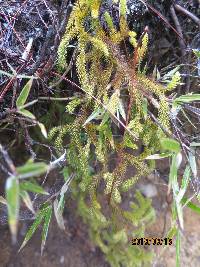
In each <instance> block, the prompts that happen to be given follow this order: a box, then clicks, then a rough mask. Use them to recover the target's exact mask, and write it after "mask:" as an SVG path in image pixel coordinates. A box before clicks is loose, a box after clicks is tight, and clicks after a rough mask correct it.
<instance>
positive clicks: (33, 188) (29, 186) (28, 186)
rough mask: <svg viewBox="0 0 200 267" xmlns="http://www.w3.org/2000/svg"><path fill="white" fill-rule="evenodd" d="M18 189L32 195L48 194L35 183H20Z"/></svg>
mask: <svg viewBox="0 0 200 267" xmlns="http://www.w3.org/2000/svg"><path fill="white" fill-rule="evenodd" d="M20 189H21V190H25V191H30V192H33V193H38V194H43V195H49V193H48V192H46V191H44V189H43V188H42V187H41V186H40V185H38V184H36V183H31V182H29V181H26V182H22V183H20Z"/></svg>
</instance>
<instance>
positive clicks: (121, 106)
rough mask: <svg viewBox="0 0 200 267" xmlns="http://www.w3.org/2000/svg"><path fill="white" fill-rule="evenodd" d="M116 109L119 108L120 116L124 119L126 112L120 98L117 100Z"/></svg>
mask: <svg viewBox="0 0 200 267" xmlns="http://www.w3.org/2000/svg"><path fill="white" fill-rule="evenodd" d="M118 109H119V113H120V114H121V116H122V118H123V119H124V120H125V121H126V113H125V109H124V104H123V102H122V100H121V99H120V100H119V106H118Z"/></svg>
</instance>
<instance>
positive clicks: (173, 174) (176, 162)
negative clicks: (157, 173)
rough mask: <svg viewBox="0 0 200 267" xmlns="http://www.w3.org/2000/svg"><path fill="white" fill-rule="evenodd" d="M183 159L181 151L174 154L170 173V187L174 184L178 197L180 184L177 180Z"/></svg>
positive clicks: (174, 190)
mask: <svg viewBox="0 0 200 267" xmlns="http://www.w3.org/2000/svg"><path fill="white" fill-rule="evenodd" d="M181 161H182V155H181V153H178V154H175V155H173V156H172V163H171V166H170V173H169V187H171V186H172V189H173V194H174V197H175V198H176V196H177V193H178V192H179V185H178V181H177V173H178V168H179V166H180V164H181Z"/></svg>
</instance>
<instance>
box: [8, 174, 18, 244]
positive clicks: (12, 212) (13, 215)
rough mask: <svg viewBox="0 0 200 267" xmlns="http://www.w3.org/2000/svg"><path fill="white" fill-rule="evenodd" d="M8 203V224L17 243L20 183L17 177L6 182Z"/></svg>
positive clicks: (12, 177)
mask: <svg viewBox="0 0 200 267" xmlns="http://www.w3.org/2000/svg"><path fill="white" fill-rule="evenodd" d="M6 201H7V207H8V223H9V227H10V231H11V234H12V238H13V242H16V236H17V223H18V216H19V181H18V179H17V178H16V177H15V176H11V177H9V178H8V179H7V180H6Z"/></svg>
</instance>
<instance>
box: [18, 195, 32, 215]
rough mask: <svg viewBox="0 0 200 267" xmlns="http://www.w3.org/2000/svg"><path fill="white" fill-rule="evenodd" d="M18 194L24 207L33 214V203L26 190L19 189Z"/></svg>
mask: <svg viewBox="0 0 200 267" xmlns="http://www.w3.org/2000/svg"><path fill="white" fill-rule="evenodd" d="M20 196H21V197H22V200H23V202H24V204H25V205H26V207H27V208H28V209H29V210H30V211H31V212H32V213H33V214H35V210H34V208H33V203H32V201H31V198H30V196H29V194H28V193H27V192H26V191H20Z"/></svg>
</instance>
